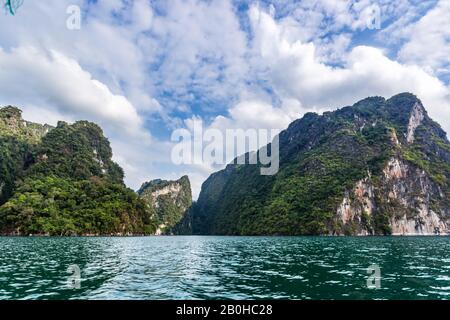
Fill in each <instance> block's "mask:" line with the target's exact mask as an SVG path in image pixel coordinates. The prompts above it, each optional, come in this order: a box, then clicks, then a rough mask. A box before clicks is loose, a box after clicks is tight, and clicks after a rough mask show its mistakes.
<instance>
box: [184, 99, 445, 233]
mask: <svg viewBox="0 0 450 320" xmlns="http://www.w3.org/2000/svg"><path fill="white" fill-rule="evenodd" d="M258 172H259V168H258V166H254V165H246V166H239V165H234V164H230V165H229V166H227V168H226V169H225V170H223V171H221V172H218V173H216V174H214V175H212V176H211V177H210V178H209V179H208V180H207V181H206V182H205V183H204V185H203V187H202V192H201V194H200V197H199V200H198V203H197V204H196V206H195V210H194V212H193V214H192V215H193V217H192V221H193V229H192V231H193V233H194V234H287V235H304V234H329V235H375V234H392V235H435V234H440V235H446V234H449V232H450V229H449V223H450V220H449V219H450V202H449V201H450V144H449V142H448V140H447V136H446V133H445V132H444V131H443V130H442V129H441V127H440V126H439V124H437V123H436V122H434V121H433V120H432V119H430V117H429V116H428V114H427V112H426V110H425V108H424V107H423V105H422V103H421V101H420V100H419V99H417V98H416V97H415V96H414V95H412V94H408V93H404V94H399V95H397V96H394V97H392V98H390V99H388V100H385V99H384V98H382V97H372V98H367V99H364V100H362V101H360V102H358V103H356V104H355V105H353V106H351V107H345V108H342V109H340V110H337V111H335V112H326V113H325V114H323V115H317V114H313V113H309V114H306V115H305V116H304V117H303V118H302V119H299V120H297V121H295V122H293V123H292V124H291V125H290V126H289V128H288V129H287V130H285V131H283V132H282V133H281V134H280V171H279V173H278V174H277V175H275V176H273V177H266V176H261V175H259V174H258Z"/></svg>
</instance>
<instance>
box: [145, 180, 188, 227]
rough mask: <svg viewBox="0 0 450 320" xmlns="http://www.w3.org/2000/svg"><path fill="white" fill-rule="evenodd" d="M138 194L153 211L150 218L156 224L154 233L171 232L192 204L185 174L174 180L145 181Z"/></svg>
mask: <svg viewBox="0 0 450 320" xmlns="http://www.w3.org/2000/svg"><path fill="white" fill-rule="evenodd" d="M138 195H139V197H140V198H141V199H143V200H144V201H145V203H146V205H147V207H148V208H149V209H150V210H151V211H152V212H153V214H152V220H153V221H155V222H156V224H157V230H156V232H155V235H163V234H173V233H174V228H175V227H176V226H177V225H178V224H179V223H180V222H181V221H182V220H183V218H184V217H185V216H186V215H187V213H188V211H189V209H190V207H191V205H192V192H191V184H190V181H189V178H188V177H187V176H184V177H182V178H180V179H179V180H176V181H166V180H161V179H157V180H152V181H150V182H146V183H144V184H143V185H142V187H141V188H140V189H139V191H138Z"/></svg>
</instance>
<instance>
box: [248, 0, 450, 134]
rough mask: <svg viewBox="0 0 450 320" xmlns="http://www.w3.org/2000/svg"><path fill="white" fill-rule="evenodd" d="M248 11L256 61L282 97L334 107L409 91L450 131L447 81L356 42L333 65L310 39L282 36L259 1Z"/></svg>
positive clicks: (314, 106)
mask: <svg viewBox="0 0 450 320" xmlns="http://www.w3.org/2000/svg"><path fill="white" fill-rule="evenodd" d="M249 14H250V20H251V22H252V27H253V30H254V32H255V42H254V50H255V51H256V52H257V53H258V54H259V56H258V55H255V56H256V58H255V59H257V62H256V65H257V66H258V67H259V68H260V69H261V67H262V68H263V72H264V73H261V74H262V76H265V77H266V79H267V81H269V82H270V84H271V86H272V87H273V88H274V89H275V92H276V94H278V95H279V96H280V97H282V98H283V99H286V98H289V99H296V100H298V101H299V102H300V103H301V105H302V107H303V108H306V109H309V108H312V109H334V108H337V107H341V106H345V105H349V104H353V103H354V102H356V101H358V100H360V99H363V98H365V97H367V96H374V95H380V96H385V97H390V96H391V95H394V94H396V93H399V92H404V91H410V92H413V93H415V94H417V95H418V96H419V97H420V98H421V99H422V100H423V102H424V104H425V105H426V107H427V108H428V110H429V111H430V113H431V115H432V116H434V117H435V118H436V120H438V121H440V122H441V124H442V125H444V126H445V128H446V129H447V131H449V129H450V125H449V121H448V119H450V100H449V94H450V90H449V87H447V86H446V85H445V84H444V83H443V82H442V81H440V80H439V79H438V78H436V77H434V76H433V75H430V74H428V73H427V72H425V71H424V70H423V69H422V68H420V67H418V66H416V65H404V64H401V63H399V62H396V61H393V60H391V59H389V58H388V57H386V56H385V55H384V53H383V51H382V50H380V49H377V48H374V47H368V46H357V47H354V48H353V49H352V50H351V51H350V52H349V53H348V54H347V55H346V56H345V59H344V66H343V67H332V66H329V65H327V64H325V63H323V62H321V61H320V60H319V59H318V58H317V56H316V46H315V45H314V44H313V43H311V42H309V43H303V42H301V41H299V40H294V39H288V38H286V37H285V32H284V29H283V26H282V25H281V24H278V23H277V22H276V21H275V20H274V19H273V18H272V17H271V16H270V15H269V14H268V13H266V12H264V11H262V10H261V9H260V8H259V7H257V6H254V7H252V8H251V9H250V13H249Z"/></svg>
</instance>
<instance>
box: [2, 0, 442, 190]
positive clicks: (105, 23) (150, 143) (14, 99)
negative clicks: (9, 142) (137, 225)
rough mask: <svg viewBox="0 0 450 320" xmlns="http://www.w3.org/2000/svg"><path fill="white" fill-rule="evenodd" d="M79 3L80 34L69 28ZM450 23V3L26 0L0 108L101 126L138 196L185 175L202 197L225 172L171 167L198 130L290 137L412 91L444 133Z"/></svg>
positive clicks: (10, 24) (7, 53)
mask: <svg viewBox="0 0 450 320" xmlns="http://www.w3.org/2000/svg"><path fill="white" fill-rule="evenodd" d="M72 4H75V5H78V6H79V7H80V9H81V13H82V14H81V18H82V21H81V29H80V30H69V29H68V28H67V27H66V20H67V19H68V17H69V15H68V14H67V12H66V11H67V8H68V6H69V5H72ZM374 10H375V11H374ZM377 10H378V12H379V13H380V15H379V18H380V19H381V20H380V29H373V28H371V27H370V26H371V24H370V23H369V24H368V21H369V22H370V21H372V18H373V17H375V16H376V15H375V16H374V12H377ZM449 16H450V1H446V0H442V1H438V0H430V1H419V0H399V1H385V0H380V1H372V0H360V1H350V0H348V1H347V0H337V1H331V0H317V1H312V0H304V1H293V0H281V1H274V2H271V1H267V0H264V1H245V0H234V1H233V0H207V1H206V0H205V1H199V0H164V1H162V0H161V1H158V0H154V1H148V0H135V1H130V0H128V1H125V0H98V1H82V0H71V1H69V0H48V1H31V0H24V3H23V5H22V6H21V7H20V8H19V9H18V10H17V12H16V15H14V16H11V15H10V14H7V12H6V11H4V12H2V13H1V15H0V68H1V72H0V86H1V88H2V89H1V90H0V105H7V104H14V105H17V106H19V107H22V109H23V110H24V117H25V118H27V119H29V120H32V121H37V122H47V123H50V124H55V123H56V121H57V120H59V119H62V120H66V121H75V120H79V119H87V120H91V121H95V122H98V123H99V124H100V125H101V126H102V127H103V128H104V130H105V133H106V135H107V136H108V137H109V138H110V140H111V142H112V146H113V151H114V158H115V160H116V161H118V162H119V163H120V164H121V165H122V167H123V168H124V169H125V172H126V182H127V184H128V185H129V186H130V187H132V188H134V189H136V188H138V187H139V186H140V184H141V183H143V182H144V181H146V180H150V179H154V178H166V179H176V178H178V177H179V176H181V175H184V174H188V175H189V176H190V178H191V181H192V184H193V189H194V193H195V195H197V194H198V192H199V189H200V186H201V183H202V182H203V181H204V179H205V178H207V177H208V175H209V174H210V173H211V172H212V171H214V170H216V169H217V168H211V167H210V166H208V165H203V166H202V165H196V166H183V167H179V166H176V165H174V164H173V163H172V162H171V160H170V151H171V149H172V147H173V142H171V141H170V135H171V133H172V131H173V130H174V129H177V128H183V127H187V128H189V126H190V125H191V123H192V120H193V119H202V120H203V121H204V123H205V125H207V126H208V127H211V128H217V129H220V130H225V129H227V128H243V129H246V128H267V129H272V128H277V129H283V128H285V127H287V125H288V124H289V123H290V122H291V121H293V120H295V119H297V118H299V117H301V116H302V115H303V114H304V113H305V112H309V111H314V112H323V111H325V110H333V109H336V108H338V107H342V106H345V105H349V104H352V103H354V102H356V101H357V100H358V99H362V98H364V97H366V96H370V95H381V96H385V97H389V96H391V95H393V94H396V93H398V92H402V91H411V92H414V93H416V94H417V95H418V96H419V97H420V98H421V99H422V101H423V102H424V104H425V106H426V108H427V109H428V110H429V113H430V114H431V116H432V117H433V118H435V119H436V120H438V121H439V122H440V123H441V124H442V126H443V127H444V128H445V129H446V130H447V132H448V131H450V121H449V120H450V86H449V82H450V61H449V57H450V20H449V19H448V17H449Z"/></svg>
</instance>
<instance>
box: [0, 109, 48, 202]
mask: <svg viewBox="0 0 450 320" xmlns="http://www.w3.org/2000/svg"><path fill="white" fill-rule="evenodd" d="M51 129H53V128H52V127H51V126H49V125H40V124H36V123H32V122H28V121H25V120H24V119H22V111H21V110H20V109H18V108H16V107H12V106H7V107H4V108H0V205H1V204H2V203H4V202H5V201H6V200H7V199H8V198H9V197H10V196H11V195H12V192H13V189H14V187H15V181H16V180H17V178H19V177H20V176H21V175H22V173H23V171H24V170H25V168H26V167H27V166H28V164H29V162H30V155H31V153H32V149H33V148H34V147H35V146H36V145H37V144H38V143H39V142H40V141H41V140H42V138H43V137H44V136H45V135H46V134H47V133H48V132H49V131H50V130H51Z"/></svg>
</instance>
